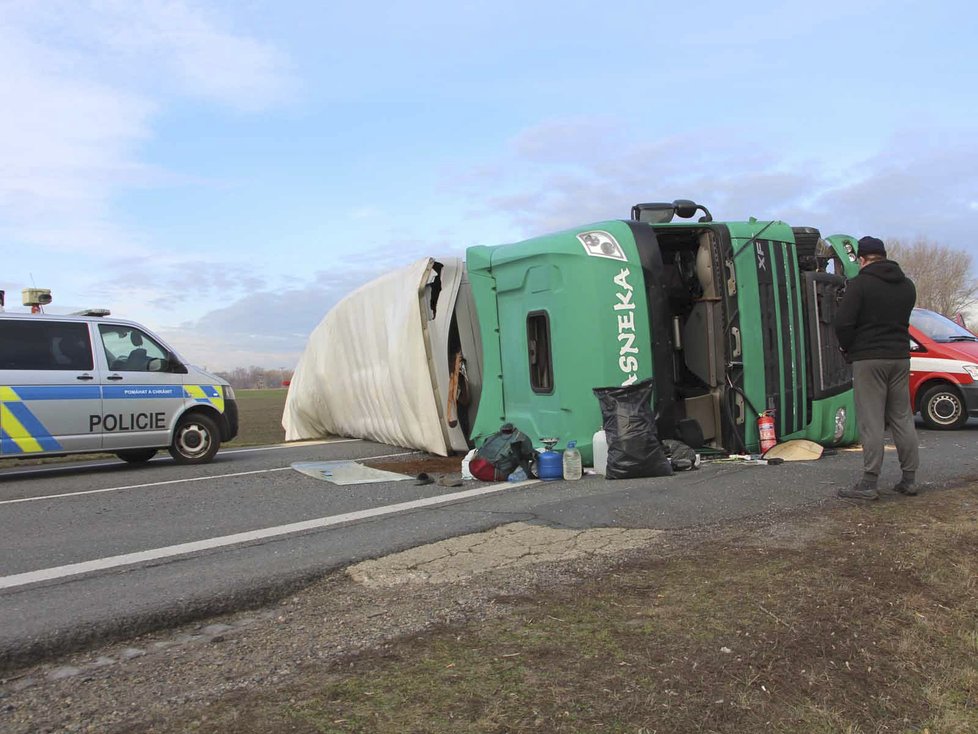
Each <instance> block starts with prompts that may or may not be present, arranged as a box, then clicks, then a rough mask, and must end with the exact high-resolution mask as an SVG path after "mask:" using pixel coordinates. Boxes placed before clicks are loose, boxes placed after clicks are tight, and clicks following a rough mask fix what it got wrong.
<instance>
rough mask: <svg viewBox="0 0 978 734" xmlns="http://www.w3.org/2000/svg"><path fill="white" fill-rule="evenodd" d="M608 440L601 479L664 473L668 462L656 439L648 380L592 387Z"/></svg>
mask: <svg viewBox="0 0 978 734" xmlns="http://www.w3.org/2000/svg"><path fill="white" fill-rule="evenodd" d="M593 392H594V395H595V397H597V399H598V402H599V403H600V404H601V419H602V422H603V424H604V425H603V427H604V433H605V438H606V439H607V441H608V467H607V469H606V470H605V475H604V476H605V479H636V478H638V477H666V476H669V475H671V474H672V465H671V464H670V463H669V459H668V458H667V457H666V452H665V451H664V450H663V449H662V445H661V444H660V443H659V438H658V436H657V435H656V432H655V416H654V415H653V414H652V380H651V379H648V380H642V381H641V382H636V383H634V384H632V385H627V386H623V387H596V388H594V389H593Z"/></svg>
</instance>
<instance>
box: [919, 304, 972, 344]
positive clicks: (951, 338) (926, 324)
mask: <svg viewBox="0 0 978 734" xmlns="http://www.w3.org/2000/svg"><path fill="white" fill-rule="evenodd" d="M910 325H911V326H913V327H914V328H915V329H919V330H920V331H922V332H924V333H925V334H926V335H927V336H929V337H930V338H931V339H933V340H934V341H936V342H960V341H978V336H975V335H974V334H972V333H971V332H970V331H968V330H967V329H965V328H964V327H963V326H958V325H957V324H956V323H955V322H953V321H951V319H949V318H947V317H946V316H941V315H940V314H939V313H935V312H933V311H928V310H927V309H925V308H915V309H914V310H913V313H911V314H910Z"/></svg>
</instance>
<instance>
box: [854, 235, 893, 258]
mask: <svg viewBox="0 0 978 734" xmlns="http://www.w3.org/2000/svg"><path fill="white" fill-rule="evenodd" d="M856 254H857V255H858V256H859V257H866V256H867V255H882V256H883V257H886V246H885V245H884V244H883V240H881V239H879V238H878V237H862V238H861V239H860V240H859V249H858V250H856Z"/></svg>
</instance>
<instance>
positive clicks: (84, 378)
mask: <svg viewBox="0 0 978 734" xmlns="http://www.w3.org/2000/svg"><path fill="white" fill-rule="evenodd" d="M75 379H76V380H94V379H95V378H94V377H92V376H91V375H78V377H76V378H75Z"/></svg>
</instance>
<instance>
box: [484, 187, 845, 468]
mask: <svg viewBox="0 0 978 734" xmlns="http://www.w3.org/2000/svg"><path fill="white" fill-rule="evenodd" d="M697 211H702V212H703V215H702V216H701V217H699V219H698V220H695V221H693V220H692V217H693V216H694V215H695V213H696V212H697ZM677 215H678V216H679V217H680V219H681V220H690V221H673V219H674V217H675V216H677ZM857 271H858V266H857V264H856V258H855V251H854V240H853V239H852V238H851V237H848V236H845V235H835V236H832V237H827V238H823V237H822V236H821V235H820V233H819V232H818V230H816V229H814V228H810V227H791V226H789V225H787V224H785V223H784V222H780V221H757V220H755V219H750V220H748V221H742V222H714V221H713V220H712V217H711V216H710V214H709V212H708V211H707V210H706V209H705V208H704V207H702V206H700V205H697V204H695V203H694V202H691V201H687V200H677V201H675V202H672V203H671V204H639V205H636V206H635V207H633V208H632V212H631V218H630V219H628V220H614V221H606V222H599V223H596V224H590V225H587V226H583V227H578V228H574V229H570V230H566V231H563V232H557V233H554V234H549V235H545V236H541V237H535V238H532V239H528V240H524V241H522V242H516V243H513V244H507V245H499V246H494V247H488V246H477V247H471V248H469V249H468V250H467V253H466V272H467V278H468V283H469V285H470V287H471V298H472V301H473V302H474V304H475V310H476V312H477V314H478V322H479V326H480V332H481V343H482V350H481V351H482V354H481V364H482V385H481V390H480V396H479V404H478V412H477V415H476V416H475V420H474V422H473V425H472V429H471V433H470V438H471V441H472V442H473V443H474V444H475V445H479V444H480V443H481V442H482V441H483V440H484V438H485V437H487V436H488V435H490V434H492V433H494V432H495V431H497V430H498V429H499V426H500V424H502V423H506V422H510V423H513V424H514V425H516V426H518V427H519V428H520V429H521V430H523V431H524V432H525V433H527V434H528V435H530V436H531V437H534V438H535V439H538V438H539V437H543V436H557V437H559V438H560V444H559V445H566V442H567V441H571V440H573V441H577V445H578V447H580V449H581V453H582V455H583V457H584V460H585V462H590V460H591V458H592V456H591V438H592V436H593V434H594V432H595V431H596V430H598V429H599V428H600V427H601V422H602V421H601V412H600V409H599V406H598V401H597V399H596V398H595V397H594V395H593V393H592V389H593V388H596V387H608V386H616V385H629V384H632V383H634V382H637V381H639V380H643V379H646V378H652V379H653V381H654V405H653V407H654V409H655V412H656V415H657V428H658V432H659V437H660V438H680V439H681V438H683V437H684V436H688V435H699V434H701V435H702V438H703V440H704V441H705V444H706V445H708V446H712V447H715V448H718V449H722V450H726V451H730V452H756V451H757V450H758V448H759V435H758V427H757V419H758V416H759V415H761V414H765V413H767V414H769V415H772V416H773V417H774V421H775V430H776V434H777V438H778V440H779V441H783V440H788V439H792V438H805V439H810V440H812V441H816V442H818V443H820V444H823V445H844V444H848V443H852V442H854V441H855V440H856V435H857V434H856V426H855V415H854V407H853V398H852V381H851V371H850V368H849V366H848V365H847V364H846V363H845V361H844V360H843V358H842V355H841V353H840V351H839V348H838V344H837V342H836V339H835V333H834V331H833V329H832V326H831V324H832V318H833V317H834V314H835V309H836V306H837V303H838V299H839V297H840V295H841V292H842V290H843V288H844V286H845V279H846V276H852V275H855V273H856V272H857ZM690 432H691V433H690Z"/></svg>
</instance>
